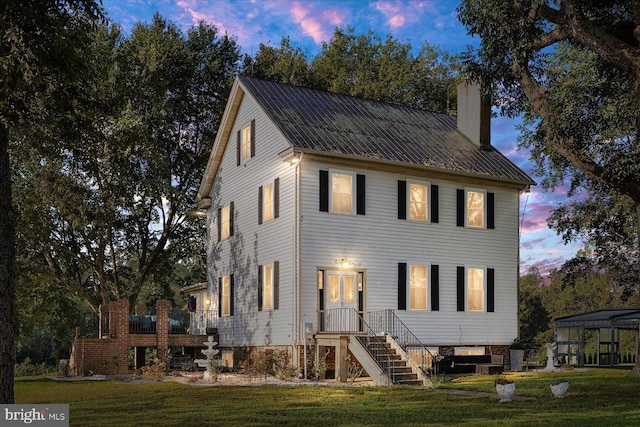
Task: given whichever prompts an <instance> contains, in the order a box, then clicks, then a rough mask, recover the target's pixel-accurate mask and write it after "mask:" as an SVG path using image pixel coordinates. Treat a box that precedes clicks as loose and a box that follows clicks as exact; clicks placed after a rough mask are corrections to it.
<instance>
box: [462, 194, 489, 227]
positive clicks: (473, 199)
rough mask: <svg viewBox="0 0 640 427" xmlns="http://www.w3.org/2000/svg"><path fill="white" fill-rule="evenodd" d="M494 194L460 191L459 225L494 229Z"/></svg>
mask: <svg viewBox="0 0 640 427" xmlns="http://www.w3.org/2000/svg"><path fill="white" fill-rule="evenodd" d="M494 199H495V196H494V193H490V192H488V191H484V190H477V189H464V190H462V189H459V190H458V195H457V225H458V227H468V228H490V229H491V228H494V215H495V213H494V211H495V210H494Z"/></svg>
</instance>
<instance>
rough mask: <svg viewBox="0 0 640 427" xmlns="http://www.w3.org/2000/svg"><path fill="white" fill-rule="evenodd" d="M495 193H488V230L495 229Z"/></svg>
mask: <svg viewBox="0 0 640 427" xmlns="http://www.w3.org/2000/svg"><path fill="white" fill-rule="evenodd" d="M494 199H495V195H494V193H487V228H490V229H493V228H495V208H494V203H495V202H494Z"/></svg>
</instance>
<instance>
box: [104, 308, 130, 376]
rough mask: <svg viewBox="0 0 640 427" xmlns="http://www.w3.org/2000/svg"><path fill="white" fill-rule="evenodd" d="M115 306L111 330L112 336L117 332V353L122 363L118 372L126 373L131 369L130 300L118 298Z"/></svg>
mask: <svg viewBox="0 0 640 427" xmlns="http://www.w3.org/2000/svg"><path fill="white" fill-rule="evenodd" d="M115 306H116V310H115V313H113V314H115V316H113V318H112V319H110V320H111V324H110V326H109V331H110V332H111V334H112V336H113V333H114V332H115V333H116V343H117V344H116V345H117V347H118V352H117V355H118V361H119V363H120V365H119V366H118V372H117V373H118V374H126V373H127V372H128V370H129V300H128V299H121V300H118V301H117V302H116V304H115ZM114 321H115V322H114ZM112 328H113V331H112ZM114 370H115V369H114Z"/></svg>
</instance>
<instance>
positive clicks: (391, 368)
mask: <svg viewBox="0 0 640 427" xmlns="http://www.w3.org/2000/svg"><path fill="white" fill-rule="evenodd" d="M325 319H326V323H325V331H326V332H340V333H348V334H349V335H351V336H353V337H354V338H355V339H356V340H358V342H359V343H360V344H361V345H362V346H363V347H364V349H365V350H366V351H367V353H369V356H371V358H372V359H373V360H374V361H375V362H376V364H377V365H378V366H379V367H380V368H381V369H382V370H383V371H384V373H385V374H386V375H387V377H388V378H389V379H390V380H391V382H392V383H394V384H396V383H397V381H396V369H395V368H396V367H395V362H394V357H393V354H392V353H391V351H390V350H389V348H387V346H386V339H385V338H384V337H383V336H379V335H377V334H376V333H375V332H374V331H373V329H371V328H370V327H369V325H368V324H367V322H365V320H364V318H363V317H362V315H361V314H360V313H359V312H358V311H357V310H355V309H354V308H334V309H329V310H326V311H325Z"/></svg>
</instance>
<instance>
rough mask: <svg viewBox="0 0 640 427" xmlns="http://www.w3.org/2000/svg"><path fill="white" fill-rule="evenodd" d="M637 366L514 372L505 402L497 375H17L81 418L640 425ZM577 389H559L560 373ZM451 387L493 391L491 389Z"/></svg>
mask: <svg viewBox="0 0 640 427" xmlns="http://www.w3.org/2000/svg"><path fill="white" fill-rule="evenodd" d="M628 374H629V372H628V371H624V370H615V369H592V370H589V371H588V372H570V373H563V374H556V373H553V374H531V373H519V374H511V375H508V377H509V378H511V379H513V380H514V381H515V383H516V396H526V397H531V398H533V399H530V400H527V401H514V402H511V403H506V404H500V403H498V399H497V396H496V395H495V389H494V386H493V380H494V377H491V376H468V377H461V378H457V379H455V380H454V381H440V382H438V383H437V386H438V388H439V389H438V390H436V391H429V390H423V389H413V388H401V387H389V388H375V387H321V386H308V385H307V386H251V387H246V386H245V387H241V386H220V387H200V386H194V385H188V384H182V383H177V382H162V383H151V384H130V383H122V382H117V381H74V382H60V381H53V380H48V379H46V378H42V377H31V378H29V377H27V378H18V379H16V386H15V390H16V403H68V404H69V405H70V425H72V426H118V427H121V426H134V425H135V426H199V427H200V426H211V425H224V426H266V425H291V426H316V425H317V426H328V425H344V426H361V425H370V426H412V425H447V426H450V425H465V426H488V425H545V426H547V425H558V426H576V425H580V426H589V425H593V426H596V425H597V426H603V425H612V426H613V425H615V426H623V425H640V378H638V377H633V376H629V375H628ZM560 376H562V378H565V379H567V380H568V381H569V382H570V387H569V392H568V393H567V396H566V397H565V398H564V399H556V398H554V397H553V396H552V395H551V392H550V391H549V385H548V384H549V382H550V381H551V380H552V379H554V378H559V377H560ZM443 389H457V390H468V391H479V392H490V393H492V394H491V396H490V397H488V396H485V395H482V394H478V395H458V394H450V393H445V392H443V391H442V390H443Z"/></svg>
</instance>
